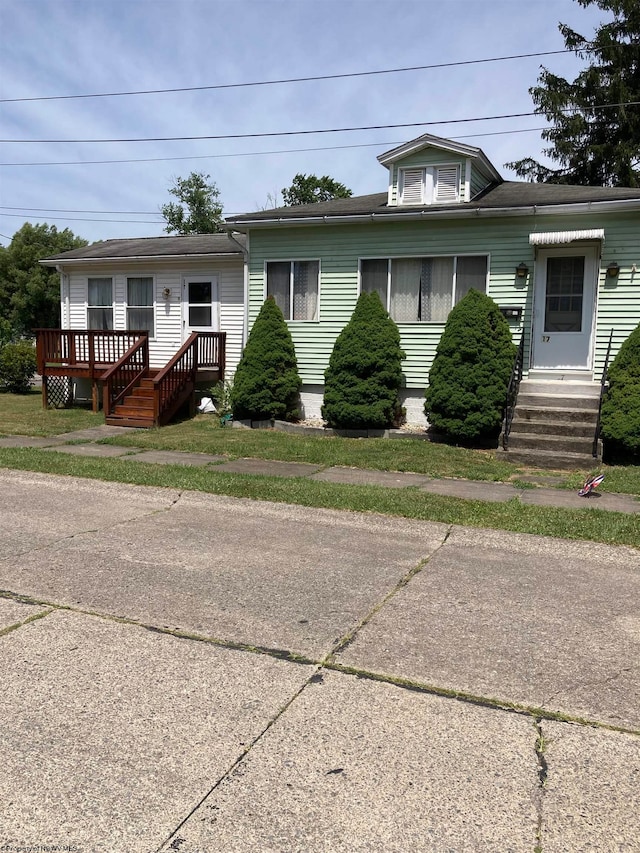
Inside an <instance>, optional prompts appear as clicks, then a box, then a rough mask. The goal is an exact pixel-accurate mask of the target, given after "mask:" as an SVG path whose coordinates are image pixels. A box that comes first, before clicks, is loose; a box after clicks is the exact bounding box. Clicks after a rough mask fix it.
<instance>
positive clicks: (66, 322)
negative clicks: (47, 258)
mask: <svg viewBox="0 0 640 853" xmlns="http://www.w3.org/2000/svg"><path fill="white" fill-rule="evenodd" d="M56 272H57V273H58V274H59V275H60V324H61V327H62V328H63V329H69V328H70V326H71V305H70V299H71V294H70V287H69V274H68V273H66V272H65V271H64V269H63V267H62V266H61V265H60V264H56Z"/></svg>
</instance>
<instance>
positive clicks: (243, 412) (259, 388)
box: [231, 297, 302, 421]
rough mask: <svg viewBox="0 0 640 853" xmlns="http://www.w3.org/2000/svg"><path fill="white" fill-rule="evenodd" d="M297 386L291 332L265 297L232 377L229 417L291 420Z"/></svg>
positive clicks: (271, 299)
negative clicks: (230, 415) (230, 411)
mask: <svg viewBox="0 0 640 853" xmlns="http://www.w3.org/2000/svg"><path fill="white" fill-rule="evenodd" d="M301 385H302V382H301V380H300V377H299V376H298V366H297V362H296V351H295V348H294V346H293V341H292V340H291V334H290V332H289V329H288V327H287V324H286V323H285V320H284V317H283V316H282V311H281V310H280V309H279V308H278V306H277V305H276V302H275V300H274V299H273V297H269V299H267V300H266V301H265V303H264V305H263V306H262V308H261V309H260V313H259V314H258V316H257V317H256V321H255V323H254V324H253V328H252V329H251V333H250V334H249V339H248V341H247V345H246V346H245V348H244V352H243V354H242V358H241V359H240V363H239V364H238V368H237V370H236V373H235V376H234V379H233V389H232V391H231V408H232V410H233V416H234V418H238V419H251V420H255V421H258V420H267V419H269V418H280V419H284V420H295V419H296V418H297V417H298V416H299V411H298V392H299V391H300V387H301Z"/></svg>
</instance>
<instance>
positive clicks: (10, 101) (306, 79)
mask: <svg viewBox="0 0 640 853" xmlns="http://www.w3.org/2000/svg"><path fill="white" fill-rule="evenodd" d="M559 53H573V51H571V50H545V51H541V52H539V53H520V54H515V55H513V56H492V57H489V58H486V59H465V60H461V61H459V62H439V63H435V64H433V65H411V66H408V67H406V68H384V69H380V70H378V71H353V72H350V73H344V74H317V75H314V76H313V77H289V78H285V79H283V80H253V81H251V82H247V83H216V84H213V85H210V86H183V87H181V88H174V89H141V90H139V91H132V92H97V93H93V94H81V95H40V96H38V97H33V98H0V104H15V103H24V102H26V101H70V100H79V99H81V98H121V97H129V96H130V95H165V94H169V93H175V92H205V91H210V90H213V89H242V88H247V87H249V86H277V85H281V84H283V83H310V82H314V81H320V80H343V79H345V78H348V77H373V76H375V75H380V74H401V73H404V72H407V71H429V70H432V69H436V68H454V67H455V66H461V65H480V64H482V63H485V62H505V61H507V60H510V59H530V58H532V57H536V56H554V55H555V54H559Z"/></svg>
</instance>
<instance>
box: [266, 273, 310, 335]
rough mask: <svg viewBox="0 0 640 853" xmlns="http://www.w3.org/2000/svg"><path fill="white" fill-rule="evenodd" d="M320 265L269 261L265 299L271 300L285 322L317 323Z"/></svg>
mask: <svg viewBox="0 0 640 853" xmlns="http://www.w3.org/2000/svg"><path fill="white" fill-rule="evenodd" d="M319 279H320V261H269V262H268V263H267V296H273V298H274V299H275V301H276V303H277V305H278V306H279V308H280V310H281V311H282V313H283V314H284V318H285V320H302V321H307V322H308V321H314V320H317V319H318V290H319Z"/></svg>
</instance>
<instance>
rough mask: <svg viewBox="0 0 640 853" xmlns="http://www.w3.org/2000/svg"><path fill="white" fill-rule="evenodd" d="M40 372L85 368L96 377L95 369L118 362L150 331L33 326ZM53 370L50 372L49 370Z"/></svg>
mask: <svg viewBox="0 0 640 853" xmlns="http://www.w3.org/2000/svg"><path fill="white" fill-rule="evenodd" d="M34 332H35V334H36V357H37V359H38V373H39V374H40V375H41V376H46V375H47V372H48V371H47V368H53V370H55V371H56V373H58V374H59V373H60V372H61V369H62V368H70V372H76V371H79V370H82V371H83V374H84V375H87V376H89V378H91V379H93V378H95V374H96V371H98V372H102V371H104V369H105V368H107V367H109V366H110V365H112V364H115V363H116V362H117V361H119V360H120V359H121V358H122V356H123V355H125V353H126V352H127V350H129V349H131V347H132V346H133V345H134V344H135V343H136V342H137V341H139V340H140V338H142V337H145V338H147V339H148V337H149V333H148V332H146V331H125V332H116V331H113V330H111V329H107V330H102V329H34ZM49 372H50V371H49Z"/></svg>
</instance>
